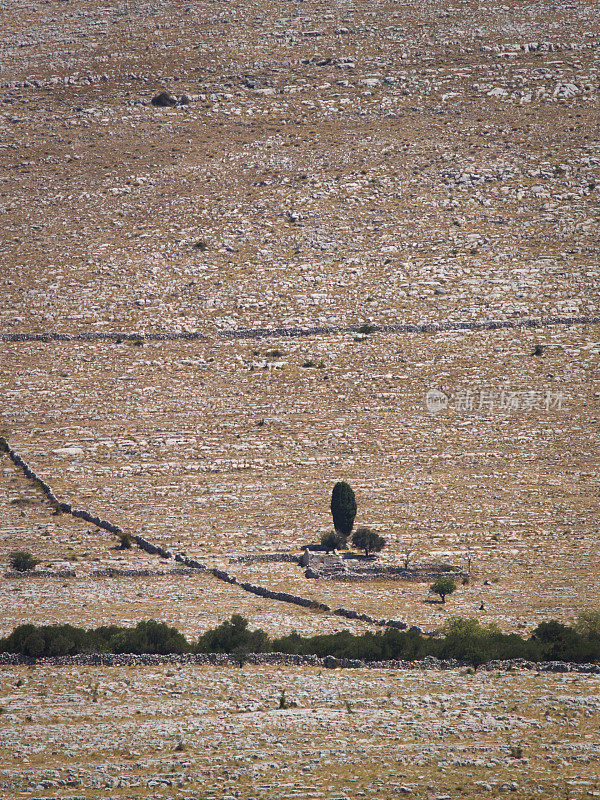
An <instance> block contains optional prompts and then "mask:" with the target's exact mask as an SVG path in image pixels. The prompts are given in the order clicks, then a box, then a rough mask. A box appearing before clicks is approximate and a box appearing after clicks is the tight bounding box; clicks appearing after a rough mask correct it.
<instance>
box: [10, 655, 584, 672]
mask: <svg viewBox="0 0 600 800" xmlns="http://www.w3.org/2000/svg"><path fill="white" fill-rule="evenodd" d="M244 660H245V662H246V663H247V664H252V665H270V666H295V667H297V666H310V667H325V668H327V669H386V670H400V669H402V670H406V669H413V670H455V669H461V668H464V667H468V666H469V664H468V662H466V661H459V660H458V659H455V658H449V659H439V658H435V657H434V656H427V657H426V658H423V659H421V660H419V661H406V660H402V659H390V660H387V661H363V660H362V659H355V658H335V657H334V656H325V657H324V658H320V657H319V656H315V655H289V654H287V653H248V654H247V655H246V656H245V657H244ZM239 663H240V662H239V659H237V658H235V657H234V656H231V655H228V654H226V653H168V654H164V655H162V654H155V653H143V654H135V653H85V654H80V655H76V656H55V657H50V658H39V659H32V658H28V657H27V656H22V655H18V654H16V653H0V665H17V664H44V665H51V666H108V667H115V666H116V667H125V666H134V667H135V666H152V665H157V664H186V665H194V666H207V665H212V666H238V665H239ZM478 669H479V670H486V671H489V672H493V671H513V670H525V671H535V672H558V673H577V674H590V675H600V664H576V663H572V662H566V661H527V660H526V659H522V658H515V659H507V660H496V661H489V662H488V663H487V664H483V665H482V666H480V667H479V668H478Z"/></svg>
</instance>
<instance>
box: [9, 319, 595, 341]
mask: <svg viewBox="0 0 600 800" xmlns="http://www.w3.org/2000/svg"><path fill="white" fill-rule="evenodd" d="M599 322H600V316H555V317H547V318H545V319H535V318H533V319H531V318H518V319H487V320H464V321H461V322H423V323H416V324H413V323H402V322H399V323H392V324H388V325H377V324H371V325H370V326H369V327H370V331H371V332H372V333H439V332H442V331H463V330H470V331H492V330H506V329H518V328H551V327H554V326H557V325H593V324H597V323H599ZM360 329H361V326H360V325H318V326H312V327H311V326H309V327H298V326H288V327H278V328H240V329H237V330H225V331H221V332H220V333H218V334H217V336H218V337H220V338H233V339H268V338H272V337H280V336H282V337H298V336H318V335H319V334H321V335H325V334H326V335H330V334H337V333H359V332H360ZM207 338H208V337H207V336H206V334H203V333H201V332H199V331H150V332H147V333H121V332H118V331H117V332H112V331H82V332H80V333H75V334H69V333H58V332H56V331H49V332H47V333H6V332H0V341H4V342H82V341H85V342H88V341H99V340H102V341H137V340H139V341H176V340H187V341H196V340H198V339H207Z"/></svg>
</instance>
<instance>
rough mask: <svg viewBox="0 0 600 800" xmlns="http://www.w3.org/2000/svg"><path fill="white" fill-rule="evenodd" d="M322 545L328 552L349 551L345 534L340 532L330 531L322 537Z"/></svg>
mask: <svg viewBox="0 0 600 800" xmlns="http://www.w3.org/2000/svg"><path fill="white" fill-rule="evenodd" d="M321 544H322V545H323V547H325V548H326V550H327V552H328V553H329V552H331V551H332V550H347V549H348V545H347V543H346V537H345V536H344V534H343V533H339V532H338V531H329V533H324V534H323V536H321Z"/></svg>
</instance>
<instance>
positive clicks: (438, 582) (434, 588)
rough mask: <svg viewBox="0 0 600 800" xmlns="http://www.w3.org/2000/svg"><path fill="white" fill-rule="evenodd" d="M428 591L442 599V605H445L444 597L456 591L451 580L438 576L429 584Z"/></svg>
mask: <svg viewBox="0 0 600 800" xmlns="http://www.w3.org/2000/svg"><path fill="white" fill-rule="evenodd" d="M429 591H430V592H433V593H434V594H439V596H440V597H441V598H442V603H445V602H446V596H447V595H449V594H452V592H455V591H456V584H455V583H454V581H453V580H452V578H444V577H442V576H440V577H439V578H436V579H435V580H434V582H433V583H432V584H431V586H430V587H429Z"/></svg>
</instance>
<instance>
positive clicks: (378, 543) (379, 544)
mask: <svg viewBox="0 0 600 800" xmlns="http://www.w3.org/2000/svg"><path fill="white" fill-rule="evenodd" d="M352 544H353V545H354V547H357V548H358V549H359V550H364V551H365V555H366V556H370V555H371V553H379V552H380V551H381V550H383V548H384V547H385V539H384V538H383V536H380V535H379V534H378V533H375V531H372V530H371V529H370V528H357V529H356V531H355V532H354V535H353V536H352Z"/></svg>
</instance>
